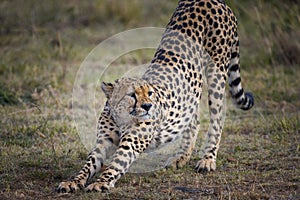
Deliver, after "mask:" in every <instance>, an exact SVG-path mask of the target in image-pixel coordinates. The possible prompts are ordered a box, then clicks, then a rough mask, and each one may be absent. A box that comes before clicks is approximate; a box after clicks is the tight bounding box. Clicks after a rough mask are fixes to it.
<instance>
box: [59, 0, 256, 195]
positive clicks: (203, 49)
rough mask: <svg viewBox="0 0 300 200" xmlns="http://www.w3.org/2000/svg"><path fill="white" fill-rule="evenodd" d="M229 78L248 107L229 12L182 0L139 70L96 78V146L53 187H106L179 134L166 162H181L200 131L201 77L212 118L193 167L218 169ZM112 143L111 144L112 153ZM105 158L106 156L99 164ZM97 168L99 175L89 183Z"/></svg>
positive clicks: (215, 1) (220, 5) (250, 101)
mask: <svg viewBox="0 0 300 200" xmlns="http://www.w3.org/2000/svg"><path fill="white" fill-rule="evenodd" d="M227 79H228V83H229V93H230V94H231V96H232V99H233V102H234V103H235V104H236V106H237V107H238V108H240V109H242V110H249V109H250V108H251V107H252V106H253V105H254V98H253V95H252V94H251V93H247V92H244V90H243V87H242V85H241V77H240V65H239V39H238V32H237V20H236V17H235V15H234V14H233V12H232V10H231V9H230V8H229V7H228V6H227V5H226V4H225V2H224V1H222V0H180V1H179V3H178V6H177V8H176V10H175V12H174V14H173V16H172V17H171V20H170V22H169V23H168V25H167V27H166V30H165V32H164V34H163V36H162V39H161V42H160V44H159V46H158V48H157V50H156V52H155V55H154V58H153V60H152V61H151V63H150V64H149V66H148V67H147V70H146V72H145V73H144V74H143V76H142V77H141V78H120V79H118V80H116V81H115V82H114V83H105V82H103V83H102V84H101V88H102V90H103V92H104V93H105V95H106V98H107V102H106V105H105V107H104V110H103V112H102V113H101V115H100V117H99V121H98V127H97V141H96V146H95V147H94V149H93V150H92V151H91V153H90V154H89V155H88V158H87V161H86V163H85V165H84V166H83V168H82V169H81V171H80V172H79V173H78V175H77V176H76V177H75V178H73V179H72V180H70V181H66V182H61V183H60V184H59V186H58V188H57V191H58V192H63V193H67V192H73V191H76V190H79V189H83V188H85V190H87V191H102V192H103V191H106V190H109V189H111V188H113V187H114V185H115V183H116V181H117V180H118V179H119V178H120V177H121V176H122V175H124V174H125V173H126V171H127V170H128V169H129V167H130V165H131V164H132V163H133V162H134V161H135V160H136V159H138V157H139V155H140V154H141V153H143V152H144V151H145V150H146V149H147V148H150V147H153V148H157V147H159V146H160V145H161V144H165V143H170V142H172V141H174V140H175V138H176V137H177V136H182V140H181V144H180V148H179V149H178V152H177V153H176V154H175V155H174V157H172V158H170V159H169V160H168V162H167V164H166V167H173V168H179V167H182V166H184V165H185V164H186V163H187V162H188V161H189V160H190V157H191V154H192V152H193V150H194V147H195V142H196V139H197V135H198V132H199V125H200V123H199V117H200V113H199V101H200V99H201V94H202V87H203V84H204V80H205V82H206V84H207V88H208V106H209V114H210V124H209V128H208V131H207V133H206V134H205V137H204V142H203V145H202V147H201V150H200V151H199V152H200V158H199V161H198V162H197V164H196V166H195V171H196V172H201V173H203V172H209V171H214V170H216V158H217V152H218V149H219V145H220V139H221V133H222V128H223V127H222V126H223V125H222V123H221V122H222V120H223V118H222V117H223V116H222V112H223V110H224V109H223V107H224V105H223V100H224V98H225V87H226V81H227ZM113 146H117V149H116V150H115V151H114V152H113V154H112V155H111V153H110V150H111V148H112V147H113ZM108 157H111V158H112V160H111V161H110V163H109V164H108V165H107V166H105V167H104V164H103V163H104V160H105V159H107V158H108ZM103 167H104V168H105V169H104V170H103V171H102V173H101V175H100V177H99V179H97V180H96V182H94V183H91V184H90V185H87V182H88V180H89V179H90V178H91V177H92V176H93V175H94V174H95V173H97V172H99V171H100V169H101V168H103Z"/></svg>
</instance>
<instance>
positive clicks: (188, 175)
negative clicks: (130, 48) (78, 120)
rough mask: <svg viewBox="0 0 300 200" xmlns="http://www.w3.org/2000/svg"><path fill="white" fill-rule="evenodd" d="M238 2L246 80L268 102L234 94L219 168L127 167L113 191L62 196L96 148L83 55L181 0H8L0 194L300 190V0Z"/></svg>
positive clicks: (1, 35)
mask: <svg viewBox="0 0 300 200" xmlns="http://www.w3.org/2000/svg"><path fill="white" fill-rule="evenodd" d="M227 3H228V4H229V5H230V6H231V7H232V9H233V10H234V12H235V13H236V15H237V17H238V19H239V29H240V38H241V39H240V40H241V64H242V78H243V82H244V83H243V84H244V87H245V88H246V90H250V91H252V92H253V94H254V95H255V100H256V104H255V107H254V108H253V109H252V110H251V111H249V112H243V111H240V110H237V109H235V108H234V107H233V106H232V105H231V104H230V100H228V102H227V104H228V106H227V113H226V115H227V117H226V122H225V127H224V133H223V137H222V142H221V148H220V151H219V155H218V161H217V171H216V172H214V173H209V174H206V175H202V174H196V173H194V171H193V167H194V166H195V164H196V162H197V159H198V158H197V156H196V154H194V155H193V157H192V159H191V161H190V163H189V164H188V165H187V166H185V167H184V168H182V169H179V170H174V171H173V170H160V171H156V172H152V173H144V174H131V173H130V174H126V175H125V176H124V177H122V178H121V179H120V181H119V182H117V184H116V188H114V189H112V190H111V192H110V193H109V194H98V193H85V192H83V191H80V192H78V193H75V194H63V195H61V194H57V193H56V192H55V187H56V186H57V185H58V183H59V182H60V181H62V180H67V179H69V178H70V177H71V176H73V175H75V173H76V172H78V170H79V169H80V168H81V167H82V165H83V163H84V160H85V158H86V156H87V153H88V151H87V150H86V149H85V147H84V145H83V144H82V143H81V141H80V138H79V136H78V133H77V131H76V129H75V124H74V121H73V118H72V110H71V106H72V88H73V84H74V81H75V78H76V73H77V71H78V69H79V67H80V64H81V62H82V61H83V59H84V58H85V56H86V55H87V54H88V53H89V52H90V51H91V50H92V49H93V48H94V47H95V46H96V45H97V44H98V43H100V42H101V41H103V40H104V39H106V38H108V37H110V36H111V35H113V34H116V33H118V32H120V31H124V30H127V29H130V28H136V27H145V26H158V27H164V26H165V24H166V23H167V22H168V20H169V18H170V16H171V14H172V12H173V10H174V8H175V7H176V1H168V2H164V3H161V2H159V1H151V2H150V1H146V0H143V1H136V0H131V1H128V3H127V4H125V3H121V2H119V1H116V0H115V1H108V0H105V1H88V2H85V1H77V0H75V1H66V2H65V3H64V4H61V2H60V1H58V0H54V1H51V2H48V3H46V4H39V3H36V2H35V1H31V0H30V1H26V3H24V2H23V1H20V0H17V1H1V3H0V21H1V28H0V46H1V48H0V55H1V60H0V117H1V120H0V160H1V162H0V199H91V198H94V199H99V198H103V199H199V198H201V199H299V198H300V196H299V194H300V188H299V185H300V181H299V180H300V169H299V164H300V143H299V141H300V132H299V130H300V112H299V108H300V92H299V91H300V81H299V78H300V60H299V56H298V55H299V53H300V41H299V38H300V37H299V33H300V15H299V12H298V11H299V6H298V5H297V3H296V2H294V1H287V2H284V3H282V2H279V1H268V2H266V1H262V0H257V1H244V0H243V1H242V0H241V1H238V2H237V1H227ZM20 8H22V9H20ZM152 54H153V51H152V50H145V51H137V52H134V53H131V54H128V55H124V56H123V57H121V58H120V59H118V60H117V61H115V62H114V63H113V65H116V66H120V65H126V66H129V65H140V64H143V63H145V62H149V60H150V59H151V56H152ZM109 73H110V74H111V78H112V79H113V78H114V76H115V75H114V74H113V71H112V72H109ZM205 104H206V103H204V105H205ZM207 122H208V120H207V119H206V120H205V119H204V120H203V126H202V132H203V131H205V126H207ZM198 145H199V144H198ZM162 177H163V178H162Z"/></svg>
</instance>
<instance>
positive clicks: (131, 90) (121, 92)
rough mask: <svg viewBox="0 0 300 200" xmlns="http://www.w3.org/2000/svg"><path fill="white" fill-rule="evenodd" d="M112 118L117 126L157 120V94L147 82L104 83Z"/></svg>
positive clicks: (137, 80)
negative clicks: (155, 101) (155, 102)
mask: <svg viewBox="0 0 300 200" xmlns="http://www.w3.org/2000/svg"><path fill="white" fill-rule="evenodd" d="M101 88H102V90H103V92H104V93H105V95H106V97H107V98H108V105H109V107H110V110H111V113H112V117H113V119H114V121H115V122H116V123H117V125H119V126H120V125H123V124H128V123H130V122H143V121H148V120H153V119H154V118H155V116H154V113H155V112H154V111H155V107H156V106H155V104H154V98H155V93H154V89H153V87H152V86H151V85H150V84H148V83H147V82H146V81H144V80H141V79H133V78H121V79H119V80H117V81H116V82H115V83H104V82H103V83H102V85H101Z"/></svg>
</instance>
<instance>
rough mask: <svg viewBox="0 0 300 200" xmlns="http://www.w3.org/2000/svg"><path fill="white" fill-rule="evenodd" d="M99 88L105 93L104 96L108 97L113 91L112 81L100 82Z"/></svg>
mask: <svg viewBox="0 0 300 200" xmlns="http://www.w3.org/2000/svg"><path fill="white" fill-rule="evenodd" d="M101 89H102V91H103V92H104V94H105V95H106V97H107V98H108V99H109V98H110V97H111V95H112V93H113V90H114V85H113V84H112V83H105V82H102V83H101Z"/></svg>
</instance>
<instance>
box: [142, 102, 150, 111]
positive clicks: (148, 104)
mask: <svg viewBox="0 0 300 200" xmlns="http://www.w3.org/2000/svg"><path fill="white" fill-rule="evenodd" d="M141 107H142V108H143V109H144V110H146V111H149V110H150V108H151V107H152V104H151V103H144V104H142V105H141Z"/></svg>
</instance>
